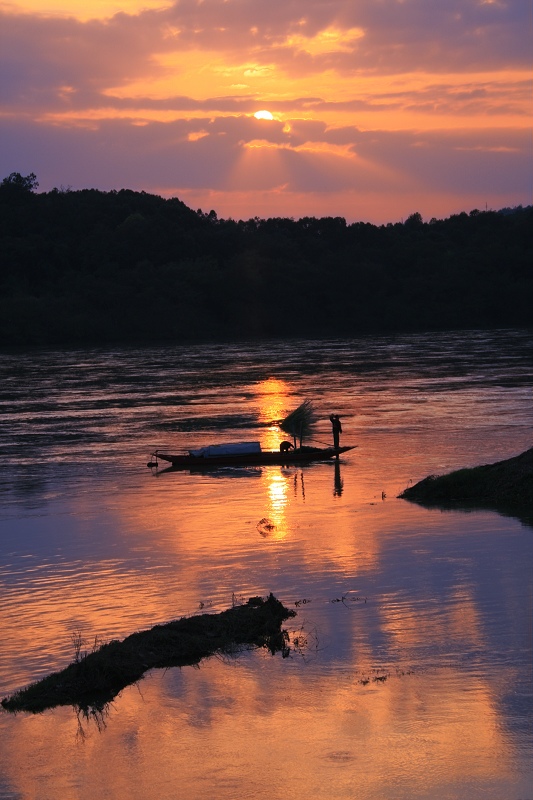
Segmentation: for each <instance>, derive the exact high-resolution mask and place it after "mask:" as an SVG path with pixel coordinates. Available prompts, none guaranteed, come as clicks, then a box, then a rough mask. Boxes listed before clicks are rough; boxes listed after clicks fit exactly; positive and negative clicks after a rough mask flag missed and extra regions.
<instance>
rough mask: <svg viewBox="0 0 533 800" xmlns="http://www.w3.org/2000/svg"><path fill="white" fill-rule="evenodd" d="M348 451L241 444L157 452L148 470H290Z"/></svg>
mask: <svg viewBox="0 0 533 800" xmlns="http://www.w3.org/2000/svg"><path fill="white" fill-rule="evenodd" d="M355 446H356V445H352V446H349V447H333V446H332V447H296V448H294V449H292V450H289V451H288V452H281V451H280V450H261V446H260V444H259V442H240V443H237V444H227V445H211V446H209V447H202V448H199V449H198V450H189V451H188V452H186V453H178V454H172V453H166V452H163V451H162V450H155V451H154V452H153V453H152V457H151V461H149V462H148V466H149V467H157V466H158V462H159V460H161V461H167V462H169V463H170V464H171V465H172V466H173V467H176V468H180V469H181V468H184V469H210V468H218V467H245V466H254V467H257V466H268V465H269V464H272V465H278V466H289V465H291V464H309V463H310V462H312V461H327V460H329V459H331V458H338V457H339V456H340V455H342V454H343V453H347V452H348V451H349V450H353V449H354V448H355Z"/></svg>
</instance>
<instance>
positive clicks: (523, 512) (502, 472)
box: [399, 448, 533, 522]
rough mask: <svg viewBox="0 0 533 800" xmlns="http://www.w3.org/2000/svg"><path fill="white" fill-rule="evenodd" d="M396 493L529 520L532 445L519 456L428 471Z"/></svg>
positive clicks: (532, 488) (430, 502) (532, 495)
mask: <svg viewBox="0 0 533 800" xmlns="http://www.w3.org/2000/svg"><path fill="white" fill-rule="evenodd" d="M399 497H401V498H403V499H405V500H412V501H414V502H416V503H420V504H421V505H425V506H443V507H453V506H456V507H459V506H461V507H470V508H488V509H494V510H495V511H502V512H503V513H507V514H511V515H513V516H517V517H520V518H521V519H523V520H524V521H527V522H530V521H531V520H532V519H533V448H531V449H529V450H526V451H525V452H524V453H521V454H520V455H519V456H515V457H514V458H508V459H506V460H504V461H497V462H496V463H494V464H484V465H483V466H480V467H473V468H471V469H460V470H457V471H455V472H450V473H449V474H448V475H440V476H437V475H430V476H429V477H427V478H424V480H421V481H419V483H416V484H415V485H414V486H411V487H409V488H408V489H406V490H405V491H404V492H402V493H401V494H400V495H399Z"/></svg>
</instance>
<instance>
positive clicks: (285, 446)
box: [279, 441, 294, 453]
mask: <svg viewBox="0 0 533 800" xmlns="http://www.w3.org/2000/svg"><path fill="white" fill-rule="evenodd" d="M293 449H294V445H293V443H292V442H287V441H284V442H281V443H280V446H279V451H280V453H288V452H289V450H293Z"/></svg>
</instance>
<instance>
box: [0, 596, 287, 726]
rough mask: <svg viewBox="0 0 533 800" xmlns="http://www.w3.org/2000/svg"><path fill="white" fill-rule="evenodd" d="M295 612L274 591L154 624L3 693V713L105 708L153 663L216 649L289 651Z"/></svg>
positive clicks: (180, 662) (175, 662)
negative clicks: (7, 694)
mask: <svg viewBox="0 0 533 800" xmlns="http://www.w3.org/2000/svg"><path fill="white" fill-rule="evenodd" d="M295 614H296V612H295V611H292V610H289V609H287V608H286V607H285V606H284V605H283V604H282V603H281V602H280V601H279V600H278V599H277V598H276V597H274V595H272V594H270V596H269V597H268V598H267V599H266V600H264V599H263V598H261V597H251V598H250V599H249V600H248V602H247V603H246V604H245V605H238V606H234V607H233V608H230V609H228V610H226V611H223V612H221V613H220V614H202V615H199V616H193V617H185V618H182V619H178V620H174V621H172V622H169V623H167V624H165V625H156V626H155V627H154V628H151V629H150V630H147V631H140V632H138V633H134V634H132V635H131V636H128V637H127V638H126V639H124V640H123V641H118V640H117V641H112V642H109V643H108V644H104V645H102V646H101V647H99V648H98V649H96V650H94V651H93V652H91V653H87V654H84V655H83V656H81V657H80V656H79V653H78V654H77V657H76V660H75V661H74V662H73V663H72V664H70V665H69V666H68V667H66V668H65V669H63V670H61V671H60V672H56V673H53V674H52V675H49V676H47V677H46V678H44V679H43V680H40V681H37V682H36V683H33V684H31V685H30V686H28V687H26V688H25V689H21V690H20V691H18V692H16V693H15V694H13V695H12V696H11V697H6V698H4V699H3V700H2V706H3V708H4V709H5V710H6V711H11V712H17V711H29V712H32V713H40V712H42V711H44V710H46V709H48V708H54V707H55V706H64V705H72V706H74V707H75V708H77V709H79V710H80V711H82V712H83V713H84V714H86V715H89V714H94V713H95V711H103V710H104V709H105V708H106V706H107V705H108V704H109V703H111V702H112V700H113V699H114V698H115V697H116V696H117V695H118V694H119V693H120V692H121V691H122V690H123V689H124V688H125V687H126V686H129V685H130V684H132V683H135V682H136V681H138V680H140V679H141V678H142V677H143V675H144V673H145V672H147V671H148V670H150V669H153V668H154V667H182V666H187V665H192V664H197V663H198V662H199V661H201V660H202V659H203V658H206V657H207V656H210V655H213V654H215V653H220V654H222V653H235V652H238V651H240V650H243V649H254V648H267V649H268V650H270V652H271V653H272V654H273V655H274V654H275V653H277V652H281V653H282V655H283V656H284V657H285V656H287V655H288V653H289V645H288V634H287V632H286V631H284V630H282V628H281V625H282V623H283V622H284V621H285V620H286V619H288V618H289V617H293V616H295Z"/></svg>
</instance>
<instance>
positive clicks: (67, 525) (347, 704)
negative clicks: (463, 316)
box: [0, 331, 533, 800]
mask: <svg viewBox="0 0 533 800" xmlns="http://www.w3.org/2000/svg"><path fill="white" fill-rule="evenodd" d="M532 387H533V333H531V332H525V331H497V332H490V333H488V332H483V331H477V332H461V333H452V334H450V333H444V334H431V335H429V334H428V335H412V336H398V337H376V338H365V339H354V340H331V341H308V340H305V341H304V340H301V341H291V342H277V341H270V342H266V343H261V344H257V343H250V344H246V343H244V344H243V343H239V344H226V345H223V344H218V345H213V346H208V345H201V346H189V347H186V348H185V347H158V348H129V349H127V348H123V349H120V348H117V349H86V350H77V351H69V352H60V351H31V352H7V353H6V352H4V353H2V354H0V463H1V467H0V469H1V483H0V601H1V621H2V629H1V630H2V635H1V638H0V694H1V696H2V697H4V696H6V695H9V694H11V693H13V692H14V691H16V690H17V689H19V688H21V687H22V686H24V685H26V684H28V683H30V682H33V681H35V680H38V679H39V678H41V677H44V676H45V675H47V674H48V673H50V672H53V671H55V670H58V669H61V668H62V667H64V666H66V664H68V663H69V662H70V661H71V660H72V659H73V657H74V640H75V638H76V637H77V636H80V635H81V636H82V637H83V639H84V642H85V643H86V644H85V646H86V647H87V648H88V649H90V648H91V647H92V646H93V644H94V642H95V641H97V642H101V641H107V640H110V639H113V638H124V637H125V636H127V635H128V634H130V633H132V632H133V631H136V630H142V629H145V628H148V627H151V626H152V625H154V624H156V623H162V622H166V621H169V620H171V619H174V618H177V617H180V616H183V615H191V614H196V613H205V612H206V611H212V612H217V611H221V610H223V609H225V608H228V607H229V606H231V604H232V602H235V600H237V601H239V600H241V599H243V600H245V599H247V598H248V597H250V596H251V595H258V594H259V595H263V596H265V595H267V594H268V593H269V592H273V593H274V594H275V595H276V596H277V597H278V598H279V599H280V600H282V602H283V603H285V604H286V605H287V606H289V607H290V608H292V609H294V610H295V611H297V616H296V617H295V618H294V619H291V620H289V621H288V623H287V624H286V627H287V629H288V631H289V633H290V637H291V648H292V649H291V654H290V656H289V657H288V658H282V657H281V655H280V654H278V655H276V656H271V655H270V654H269V653H267V652H263V651H255V652H246V653H241V654H240V655H235V656H231V657H230V656H224V657H213V658H211V659H207V660H205V661H203V662H202V663H201V664H200V665H199V667H198V668H194V667H185V668H182V669H169V670H166V671H163V670H153V671H152V672H150V673H148V674H147V675H146V676H145V678H144V679H143V680H142V681H141V682H140V683H139V684H138V685H136V686H131V687H129V688H127V689H126V690H124V691H123V692H122V694H121V695H120V696H119V697H118V698H116V700H115V702H114V703H113V704H112V705H111V706H110V708H109V709H108V712H107V714H106V715H105V716H104V717H102V718H100V719H96V720H93V719H89V720H85V719H83V718H81V719H80V718H79V717H78V716H77V715H76V713H75V711H74V710H73V709H71V708H59V709H55V710H51V711H48V712H45V713H44V714H41V715H31V714H24V713H20V714H17V715H15V716H14V715H11V714H8V713H7V712H2V713H0V800H8V799H9V800H30V799H31V800H33V799H35V800H58V799H59V798H61V800H101V799H102V798H112V799H113V800H130V799H131V800H137V799H138V800H171V799H173V798H183V799H184V800H193V799H196V798H206V797H208V798H217V800H229V799H230V798H232V799H233V798H254V799H255V798H257V800H267V798H268V800H278V798H279V799H280V800H281V798H286V797H290V798H292V800H304V799H305V800H309V798H331V800H348V798H350V799H351V798H358V800H407V799H409V800H411V799H416V800H417V799H418V798H424V799H427V800H429V799H430V798H431V800H447V799H448V798H473V799H474V800H478V799H479V800H481V798H483V800H531V798H533V788H532V787H533V768H532V763H531V745H532V724H531V723H532V716H533V715H532V703H531V697H532V672H531V670H532V653H531V645H532V638H531V630H532V628H531V625H532V594H533V583H532V574H533V570H532V567H533V527H532V522H531V519H528V518H525V519H524V518H522V519H519V518H514V517H511V516H503V515H501V514H499V513H496V512H493V511H483V510H469V511H466V510H459V509H457V510H453V511H443V510H438V509H433V510H428V509H424V508H421V507H419V506H417V505H414V504H411V503H408V502H406V501H403V500H399V499H397V495H398V494H399V493H400V492H401V491H402V490H403V489H404V488H405V487H406V486H408V485H409V484H410V483H411V482H415V481H417V480H419V479H421V478H422V477H425V476H426V475H428V474H437V473H444V472H448V471H450V470H452V469H456V468H458V467H463V466H474V465H477V464H482V463H488V462H491V461H496V460H500V459H504V458H508V457H510V456H513V455H517V454H518V453H520V452H522V451H524V450H526V449H527V448H529V447H531V446H532V444H533V442H532V440H533V402H532V400H533V390H532ZM305 399H310V400H312V401H313V403H314V405H315V409H316V411H317V412H318V416H319V421H318V423H317V425H316V430H315V433H314V439H315V441H316V442H322V443H326V444H329V443H330V441H331V425H330V423H329V420H328V417H329V415H330V413H332V412H335V413H338V414H339V415H340V416H341V419H342V424H343V435H342V437H341V443H343V444H354V445H357V449H355V450H353V451H352V452H350V453H347V454H346V455H345V456H344V457H343V458H342V459H341V460H340V463H338V464H335V463H318V464H314V465H309V466H306V467H303V468H296V467H291V468H282V467H268V468H248V469H231V470H230V469H225V470H224V469H223V470H218V471H214V472H211V473H192V474H191V473H190V472H188V471H173V472H161V471H159V472H158V471H156V470H150V469H149V468H148V467H147V466H146V463H147V461H148V460H149V457H150V454H151V452H152V451H153V450H154V449H155V448H156V447H168V448H170V449H172V450H174V451H179V450H182V449H187V448H189V447H197V446H201V445H204V444H210V443H220V442H226V441H238V440H242V441H250V440H259V441H261V443H262V445H263V447H265V448H270V447H277V446H278V444H279V441H280V440H281V439H282V438H285V436H284V434H282V433H281V432H280V431H279V429H278V427H277V426H276V425H275V424H273V421H275V420H278V419H280V418H282V417H283V416H285V415H286V414H287V413H288V412H289V411H291V410H292V409H293V408H295V407H296V406H297V405H298V404H299V403H301V402H302V401H303V400H305Z"/></svg>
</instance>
